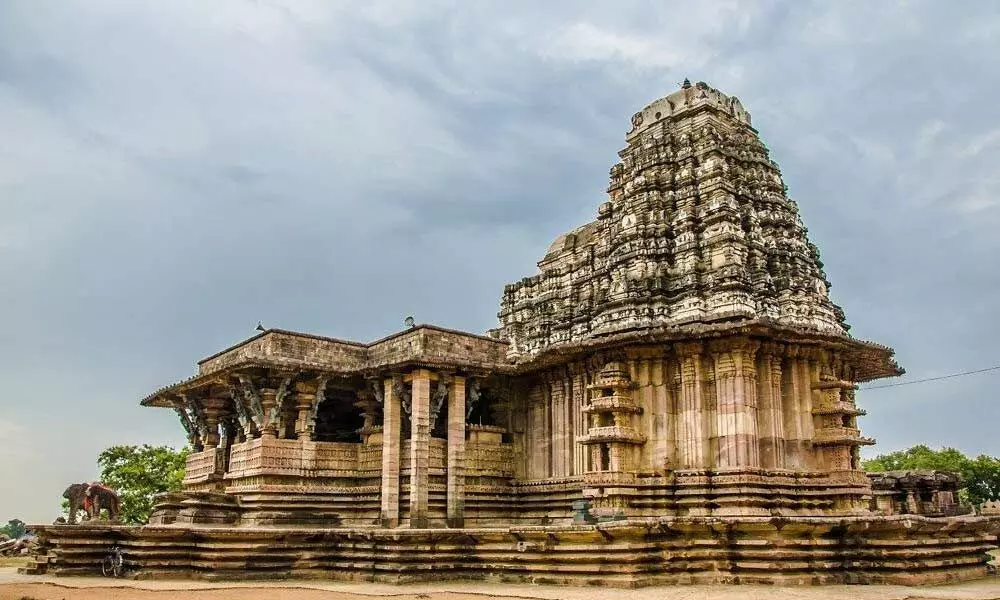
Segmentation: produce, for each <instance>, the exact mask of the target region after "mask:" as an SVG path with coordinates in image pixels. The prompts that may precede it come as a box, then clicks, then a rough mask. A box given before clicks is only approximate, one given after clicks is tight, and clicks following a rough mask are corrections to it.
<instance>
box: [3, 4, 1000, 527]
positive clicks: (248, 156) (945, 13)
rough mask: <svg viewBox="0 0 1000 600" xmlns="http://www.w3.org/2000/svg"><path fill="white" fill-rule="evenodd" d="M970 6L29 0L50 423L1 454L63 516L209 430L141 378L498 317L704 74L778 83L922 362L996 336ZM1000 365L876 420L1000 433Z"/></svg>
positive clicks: (984, 18) (20, 417)
mask: <svg viewBox="0 0 1000 600" xmlns="http://www.w3.org/2000/svg"><path fill="white" fill-rule="evenodd" d="M960 8H961V10H959V9H958V8H956V7H954V6H950V5H948V4H944V3H938V2H929V1H926V2H924V1H910V2H879V3H870V2H853V1H845V2H837V3H827V2H819V1H794V2H782V1H777V0H774V1H770V0H762V1H758V2H742V1H741V2H729V1H720V2H699V3H690V2H683V3H682V2H640V1H631V0H629V1H622V2H618V3H616V4H614V5H611V4H602V3H585V4H582V3H571V2H555V3H547V4H539V3H536V2H527V1H525V0H515V1H513V2H508V3H503V4H486V3H463V2H456V1H444V0H441V1H434V2H422V3H401V2H392V1H377V2H370V3H366V4H365V5H364V6H361V7H359V6H358V5H357V3H347V2H339V1H338V2H326V1H321V0H295V1H291V0H289V1H279V0H255V1H245V0H220V1H218V2H199V1H196V0H177V1H175V2H169V3H133V2H124V1H122V0H86V1H84V0H76V1H73V0H69V1H66V2H61V3H59V4H58V5H53V6H50V7H48V8H47V9H46V10H45V11H40V10H38V9H37V6H35V3H33V2H29V1H28V0H14V1H8V2H3V3H0V131H3V132H4V133H3V136H0V281H2V282H3V285H2V286H0V314H3V315H4V317H5V323H4V343H3V344H2V345H0V380H2V381H4V382H5V386H6V388H5V394H7V396H6V397H8V398H9V399H10V400H5V402H6V403H8V404H9V405H10V406H9V407H8V406H7V405H6V404H5V406H4V410H5V411H7V412H5V414H4V416H3V419H4V422H5V423H8V424H10V423H17V424H18V425H17V427H18V428H19V429H17V430H16V431H17V432H18V433H17V435H25V434H26V432H27V433H30V436H32V439H37V438H38V436H42V437H44V438H45V439H46V440H48V445H47V446H46V448H47V452H49V454H46V455H44V456H45V458H43V457H42V455H41V454H35V453H32V454H31V455H29V456H26V457H23V458H21V459H19V460H20V461H21V464H17V465H15V464H14V463H13V461H2V462H0V479H6V478H10V477H13V476H16V475H17V474H18V473H20V472H22V471H24V470H30V471H31V472H32V473H33V476H34V477H35V478H37V480H38V485H37V486H36V487H37V490H38V491H36V492H32V494H34V495H31V494H28V495H25V496H19V497H18V499H17V500H16V501H14V504H13V505H10V506H9V507H8V506H5V508H7V509H8V510H12V511H15V512H16V513H17V514H21V515H24V516H23V517H22V518H25V519H43V520H48V519H51V514H50V513H51V512H52V510H53V509H52V506H53V505H54V506H55V507H56V508H57V506H58V503H57V502H55V500H53V502H51V503H49V502H48V500H49V498H50V496H52V495H53V494H55V496H56V497H57V496H58V493H61V490H62V487H65V483H66V482H67V481H69V480H72V479H74V478H76V477H77V476H78V475H80V474H86V475H87V476H91V474H92V473H93V471H94V464H93V463H94V459H95V458H96V455H97V452H98V451H99V450H100V449H101V448H102V447H104V446H107V445H111V444H113V443H121V442H124V441H136V442H138V441H152V442H158V443H172V444H178V443H180V442H181V441H182V436H181V432H180V429H179V427H178V426H177V423H176V422H175V419H174V418H173V416H172V415H170V414H168V413H164V412H162V411H156V410H149V409H141V408H139V407H137V406H136V401H137V399H138V398H140V397H142V396H144V395H146V394H147V393H148V392H149V391H151V390H152V389H155V388H156V387H159V386H160V385H163V384H165V383H168V382H170V381H171V380H177V379H181V378H183V377H186V376H188V375H190V374H191V372H192V371H193V367H194V361H195V360H197V359H198V358H200V357H202V356H205V355H208V354H210V353H212V352H214V351H215V350H218V349H221V348H223V347H226V346H228V345H230V344H231V343H233V342H234V341H237V340H239V339H241V338H243V337H246V336H248V335H250V334H252V330H253V327H254V326H255V325H256V323H257V320H258V319H260V320H263V321H265V322H266V323H268V324H274V325H275V326H282V327H287V328H291V329H302V330H309V331H316V332H318V333H324V334H330V335H336V336H340V337H349V338H356V339H362V340H370V339H374V338H378V337H380V336H382V335H384V334H386V333H390V332H392V331H394V330H396V329H398V328H399V326H400V323H401V321H402V318H403V317H404V316H405V315H407V314H414V315H416V316H417V317H418V320H422V321H423V320H426V321H435V322H440V323H441V324H443V325H447V326H450V327H456V328H460V329H467V330H471V331H482V330H485V329H487V328H489V327H491V326H493V325H494V323H495V314H496V310H497V302H498V299H499V295H500V293H501V291H502V288H503V285H504V284H505V283H507V282H508V281H512V280H516V279H518V278H520V277H522V276H525V275H529V274H531V273H533V272H534V270H535V261H537V260H538V259H539V258H540V257H541V254H542V253H543V252H544V251H545V248H546V247H547V246H548V244H549V243H550V242H551V240H552V239H553V238H554V237H555V236H556V235H558V234H560V233H562V232H565V231H568V230H570V229H573V228H575V227H576V226H578V225H580V224H582V223H584V222H586V221H588V220H590V219H592V218H593V217H594V215H595V213H596V208H597V206H598V205H599V204H600V203H601V202H602V201H603V200H604V191H603V190H604V189H605V187H606V185H607V173H608V169H609V167H610V166H611V164H612V163H613V162H614V161H615V160H616V159H617V157H616V154H615V153H616V152H617V150H619V149H620V148H621V147H622V145H623V143H624V139H623V136H624V133H625V131H626V130H627V129H628V124H629V121H628V120H629V117H630V115H632V114H633V113H634V112H635V111H636V110H637V109H639V108H641V107H642V106H644V105H646V104H647V103H648V102H650V101H651V100H653V99H655V98H657V97H659V96H662V95H664V94H666V93H668V92H670V91H672V90H673V89H674V88H675V86H676V85H677V83H678V82H680V81H681V80H683V79H684V78H685V77H690V78H691V79H692V80H694V81H697V80H704V81H707V82H709V83H711V84H712V85H714V86H716V87H719V88H721V89H723V90H724V91H726V92H729V93H732V94H735V95H737V96H739V97H740V99H741V101H742V102H743V103H744V104H745V105H746V106H747V107H748V109H749V110H750V112H751V113H752V114H753V118H754V124H755V127H757V128H758V129H759V130H760V132H761V135H762V138H763V140H764V142H765V143H766V144H767V145H768V146H769V148H770V149H771V152H772V157H773V158H774V159H775V160H777V161H778V163H779V164H780V165H781V167H782V170H783V175H784V178H785V180H786V181H787V183H788V185H789V188H790V194H791V195H792V197H793V198H795V199H796V200H797V201H798V202H799V205H800V208H801V211H802V214H803V219H804V221H805V223H806V225H807V226H809V228H810V230H809V231H810V236H811V237H812V239H813V241H815V242H816V243H817V244H818V245H819V246H820V248H821V250H822V252H823V259H824V262H825V263H826V268H827V272H828V275H829V278H830V279H831V281H832V282H833V284H834V285H833V290H832V295H833V296H834V298H835V300H836V301H838V302H839V303H841V304H843V305H844V307H845V309H846V310H847V314H848V318H849V320H850V321H851V322H852V324H853V325H854V329H853V331H854V332H855V333H856V334H857V335H859V336H860V337H864V338H870V339H875V340H878V341H881V342H884V343H888V344H891V345H894V346H895V347H896V348H897V349H898V351H899V355H900V359H901V361H902V363H903V364H904V366H906V367H907V369H908V370H909V371H910V373H912V374H913V375H914V376H920V375H924V374H926V373H932V372H933V373H941V372H954V371H962V370H968V369H972V368H977V367H983V366H989V364H984V363H991V362H993V359H992V358H991V357H992V356H995V354H996V346H995V343H994V341H993V340H996V339H1000V324H997V321H996V319H995V318H993V311H994V308H995V306H996V305H997V303H998V301H1000V283H998V282H997V280H996V277H995V273H994V271H995V269H994V268H993V264H994V259H995V256H996V253H997V251H998V250H1000V247H998V244H1000V242H998V241H997V237H996V235H995V231H996V228H997V226H998V225H1000V222H998V221H1000V207H998V206H997V204H996V200H995V199H996V198H998V197H1000V175H997V174H996V169H995V165H996V164H997V163H998V161H1000V144H997V137H996V135H997V134H996V132H995V130H996V124H997V123H1000V104H997V103H996V102H995V101H994V99H995V98H996V97H998V95H1000V83H998V82H997V80H996V78H995V77H990V76H989V75H988V74H990V73H995V72H997V71H998V68H1000V65H998V64H997V63H998V61H1000V59H998V58H997V57H1000V47H998V46H1000V40H998V36H997V35H995V34H996V32H997V31H998V23H1000V21H998V20H997V17H996V14H995V7H994V6H993V4H992V3H991V2H986V1H984V2H977V1H969V2H965V3H963V4H962V6H961V7H960ZM941 31H947V32H948V34H947V35H942V34H941V33H940V32H941ZM991 381H995V380H991V379H990V376H989V375H984V376H983V377H981V378H978V379H977V378H969V379H958V380H948V381H946V382H942V383H941V384H940V385H936V384H935V385H926V386H906V387H901V388H889V389H885V390H878V391H872V392H870V393H862V394H860V395H859V398H860V400H861V402H862V403H863V404H865V406H866V408H868V409H869V413H870V416H869V417H866V419H864V422H863V423H862V427H863V428H864V429H865V431H866V433H868V434H871V435H873V436H875V437H877V438H879V439H880V442H881V444H882V445H881V446H880V447H879V449H885V450H891V449H894V448H898V447H901V446H905V445H907V444H913V443H919V442H928V443H931V444H934V443H949V444H953V445H959V446H961V447H963V449H967V450H968V451H975V452H979V451H984V452H992V453H994V454H1000V448H998V447H996V442H995V436H994V435H993V433H992V431H991V430H990V428H989V425H988V424H989V423H991V422H994V421H996V419H997V418H1000V408H997V407H995V406H994V404H992V403H990V402H989V401H988V398H990V397H991V395H990V394H991V393H992V391H991V390H992V388H991V387H990V383H991ZM945 402H947V406H948V407H949V410H948V411H941V410H940V407H941V406H942V405H943V403H945ZM941 412H947V413H948V414H947V415H946V417H940V413H941ZM931 415H933V416H931ZM942 423H943V425H942ZM7 427H8V429H3V430H0V435H14V433H12V432H14V431H15V430H14V429H9V427H10V425H7ZM84 478H86V477H84ZM2 518H4V515H0V519H2Z"/></svg>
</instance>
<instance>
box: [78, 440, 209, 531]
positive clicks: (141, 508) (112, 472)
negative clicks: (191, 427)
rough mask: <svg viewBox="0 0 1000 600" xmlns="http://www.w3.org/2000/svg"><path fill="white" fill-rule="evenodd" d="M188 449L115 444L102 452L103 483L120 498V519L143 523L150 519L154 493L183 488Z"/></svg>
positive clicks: (100, 462) (127, 521)
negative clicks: (112, 489)
mask: <svg viewBox="0 0 1000 600" xmlns="http://www.w3.org/2000/svg"><path fill="white" fill-rule="evenodd" d="M188 452H189V450H188V449H187V448H184V449H182V450H174V449H173V448H170V447H168V446H150V445H148V444H147V445H143V446H112V447H111V448H108V449H107V450H105V451H104V452H101V454H100V456H99V457H98V458H97V464H98V466H99V467H100V468H101V482H102V483H104V484H105V485H107V486H109V487H111V488H114V489H115V491H117V492H118V497H119V498H121V502H122V512H121V520H122V522H123V523H128V524H142V523H145V522H146V521H148V520H149V513H150V511H151V510H152V508H153V496H155V495H156V494H160V493H163V492H176V491H179V490H180V489H181V481H182V480H183V479H184V464H185V462H186V461H187V455H188Z"/></svg>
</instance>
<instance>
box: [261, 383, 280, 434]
mask: <svg viewBox="0 0 1000 600" xmlns="http://www.w3.org/2000/svg"><path fill="white" fill-rule="evenodd" d="M277 397H278V390H276V389H274V388H262V389H261V390H260V404H261V407H262V408H263V410H264V426H263V427H262V428H261V432H260V437H262V438H268V439H272V440H273V439H274V438H276V437H278V419H277V418H276V413H277V410H278V399H277Z"/></svg>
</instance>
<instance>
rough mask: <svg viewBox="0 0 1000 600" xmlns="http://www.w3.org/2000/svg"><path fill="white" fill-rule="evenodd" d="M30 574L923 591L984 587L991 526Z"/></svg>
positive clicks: (220, 531) (257, 542) (265, 543)
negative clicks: (125, 572) (953, 584)
mask: <svg viewBox="0 0 1000 600" xmlns="http://www.w3.org/2000/svg"><path fill="white" fill-rule="evenodd" d="M30 529H31V530H32V531H33V532H34V533H36V534H37V535H38V536H39V538H40V542H41V543H40V550H39V555H38V556H36V558H35V560H34V562H33V563H32V564H31V565H30V566H29V567H28V569H26V572H31V573H49V574H55V575H85V574H99V573H100V561H101V559H102V558H103V557H104V556H105V554H106V553H107V552H108V550H109V549H110V548H111V546H112V545H113V544H118V545H119V547H121V548H122V550H123V553H124V557H125V561H126V565H127V567H128V569H129V576H131V577H134V578H197V579H282V578H314V579H335V580H351V581H367V582H388V583H404V582H417V581H432V580H433V581H442V580H490V581H503V582H523V583H547V584H575V585H601V586H615V587H640V586H647V585H663V584H684V583H757V584H759V583H766V584H828V583H862V584H870V583H891V584H904V585H913V584H932V583H943V582H950V581H959V580H966V579H974V578H978V577H982V576H984V575H985V574H986V563H987V560H988V556H987V554H986V552H987V551H988V550H990V549H992V548H994V547H996V545H997V537H996V536H997V532H998V530H1000V518H996V517H960V518H938V519H932V518H926V517H913V516H907V517H850V518H836V519H834V518H810V517H800V518H778V517H773V518H772V517H742V518H665V519H649V520H629V521H618V522H611V523H604V524H599V525H587V526H562V527H511V528H493V529H425V530H412V529H310V528H247V527H226V526H214V527H213V526H190V525H146V526H141V527H128V526H115V525H100V524H94V525H90V524H87V525H73V526H70V525H62V526H58V525H50V526H36V527H31V528H30Z"/></svg>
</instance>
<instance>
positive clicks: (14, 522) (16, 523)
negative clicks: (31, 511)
mask: <svg viewBox="0 0 1000 600" xmlns="http://www.w3.org/2000/svg"><path fill="white" fill-rule="evenodd" d="M0 533H2V534H4V535H6V536H7V537H8V538H10V539H12V540H16V539H18V538H20V537H24V533H25V530H24V521H22V520H21V519H11V520H10V521H7V524H6V525H4V526H2V527H0Z"/></svg>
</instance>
